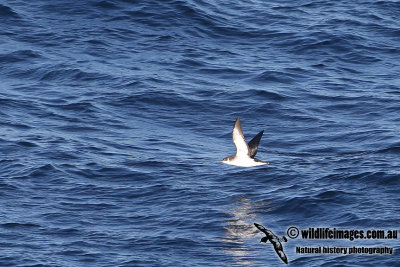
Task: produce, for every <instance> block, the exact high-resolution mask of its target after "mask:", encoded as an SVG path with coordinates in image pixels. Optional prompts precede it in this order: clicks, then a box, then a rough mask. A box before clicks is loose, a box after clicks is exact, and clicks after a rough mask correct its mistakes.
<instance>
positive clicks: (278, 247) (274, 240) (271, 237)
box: [254, 223, 288, 264]
mask: <svg viewBox="0 0 400 267" xmlns="http://www.w3.org/2000/svg"><path fill="white" fill-rule="evenodd" d="M254 225H255V226H256V227H257V228H258V229H259V230H261V231H262V232H263V233H264V234H265V235H266V236H264V237H263V238H261V241H260V242H264V243H267V241H269V242H271V244H272V245H273V246H274V249H275V252H276V254H278V256H279V258H281V260H282V261H283V262H284V263H286V264H288V259H287V257H286V255H285V252H283V247H282V243H281V242H287V239H286V237H285V236H283V237H282V238H279V237H278V236H276V235H275V234H274V233H273V232H272V231H271V230H268V229H267V228H265V227H264V226H262V225H260V224H258V223H254Z"/></svg>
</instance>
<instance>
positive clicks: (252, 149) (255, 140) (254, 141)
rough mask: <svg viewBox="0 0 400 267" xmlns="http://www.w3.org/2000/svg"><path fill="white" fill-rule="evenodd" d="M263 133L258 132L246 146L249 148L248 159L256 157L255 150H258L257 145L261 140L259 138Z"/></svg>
mask: <svg viewBox="0 0 400 267" xmlns="http://www.w3.org/2000/svg"><path fill="white" fill-rule="evenodd" d="M263 133H264V130H262V131H261V132H259V133H258V134H257V135H256V136H254V137H253V139H251V141H250V142H249V144H248V146H249V157H250V158H254V157H255V156H256V154H257V150H258V144H260V140H261V137H262V135H263Z"/></svg>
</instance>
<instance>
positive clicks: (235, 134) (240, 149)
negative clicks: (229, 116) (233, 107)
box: [232, 117, 249, 157]
mask: <svg viewBox="0 0 400 267" xmlns="http://www.w3.org/2000/svg"><path fill="white" fill-rule="evenodd" d="M232 139H233V143H234V144H235V146H236V155H237V156H239V157H240V156H248V155H249V146H248V145H247V143H246V140H245V139H244V135H243V131H242V125H241V124H240V118H239V117H238V118H237V119H236V121H235V125H234V126H233V131H232Z"/></svg>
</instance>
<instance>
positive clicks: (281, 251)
mask: <svg viewBox="0 0 400 267" xmlns="http://www.w3.org/2000/svg"><path fill="white" fill-rule="evenodd" d="M274 249H275V252H276V254H278V256H279V258H281V260H282V261H283V262H284V263H286V264H288V259H287V257H286V254H285V252H283V249H282V245H281V247H280V248H278V247H277V246H274Z"/></svg>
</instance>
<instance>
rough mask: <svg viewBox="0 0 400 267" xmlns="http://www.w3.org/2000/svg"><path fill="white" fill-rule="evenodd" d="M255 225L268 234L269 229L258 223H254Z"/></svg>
mask: <svg viewBox="0 0 400 267" xmlns="http://www.w3.org/2000/svg"><path fill="white" fill-rule="evenodd" d="M254 225H255V226H256V227H257V228H258V229H259V230H261V231H263V232H264V233H265V234H267V231H268V230H267V228H265V227H264V226H262V225H261V224H258V223H254Z"/></svg>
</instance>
